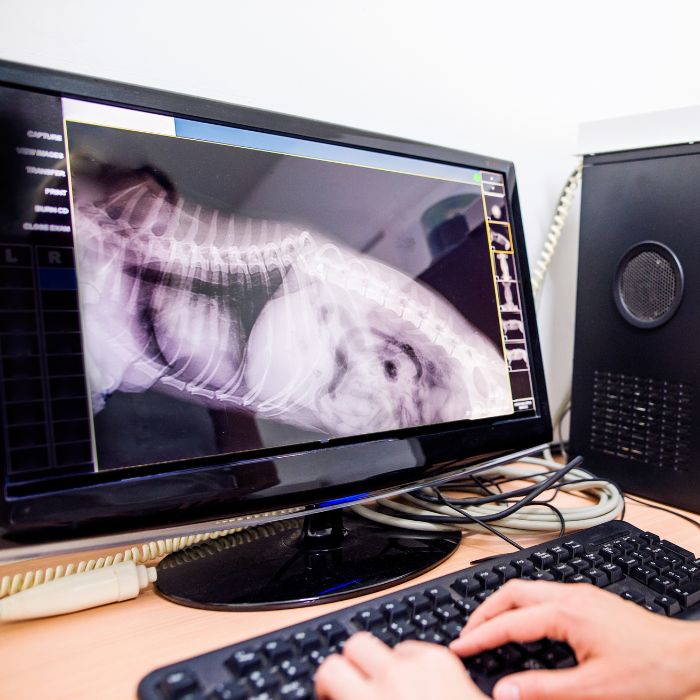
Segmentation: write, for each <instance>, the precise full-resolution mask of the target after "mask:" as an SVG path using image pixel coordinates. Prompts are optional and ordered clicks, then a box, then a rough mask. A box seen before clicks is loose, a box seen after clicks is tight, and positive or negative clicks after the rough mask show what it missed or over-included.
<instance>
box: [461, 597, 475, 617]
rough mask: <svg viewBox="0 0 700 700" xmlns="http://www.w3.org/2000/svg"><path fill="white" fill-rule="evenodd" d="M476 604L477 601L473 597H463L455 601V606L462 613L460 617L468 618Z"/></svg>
mask: <svg viewBox="0 0 700 700" xmlns="http://www.w3.org/2000/svg"><path fill="white" fill-rule="evenodd" d="M478 606H479V602H478V601H476V600H474V599H473V598H465V599H464V600H458V601H457V602H456V603H455V607H456V608H457V609H458V610H460V611H461V613H462V618H468V617H469V616H470V615H471V614H472V613H473V612H474V611H475V610H476V609H477V607H478Z"/></svg>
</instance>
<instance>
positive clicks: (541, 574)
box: [530, 571, 556, 581]
mask: <svg viewBox="0 0 700 700" xmlns="http://www.w3.org/2000/svg"><path fill="white" fill-rule="evenodd" d="M530 578H531V579H532V580H533V581H556V579H555V578H554V576H552V574H551V573H550V572H549V571H535V573H534V574H532V576H531V577H530Z"/></svg>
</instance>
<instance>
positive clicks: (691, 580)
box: [138, 521, 700, 700]
mask: <svg viewBox="0 0 700 700" xmlns="http://www.w3.org/2000/svg"><path fill="white" fill-rule="evenodd" d="M513 578H523V579H535V580H538V579H540V580H546V581H564V582H566V583H576V582H586V583H593V584H595V585H596V586H599V587H600V588H606V589H607V590H609V591H611V592H612V593H615V594H617V595H619V596H621V597H622V598H625V599H627V600H631V601H633V602H634V603H637V604H638V605H640V606H642V607H644V608H646V609H648V610H651V611H652V612H654V613H657V614H659V615H670V616H674V617H680V618H689V619H696V618H700V559H697V558H696V557H695V555H694V554H693V553H692V552H689V551H687V550H685V549H683V548H682V547H679V546H677V545H675V544H673V543H671V542H667V541H666V540H662V539H660V538H659V537H658V536H657V535H654V534H652V533H650V532H642V531H641V530H639V529H638V528H636V527H634V526H632V525H629V524H627V523H625V522H620V521H615V522H610V523H605V524H603V525H599V526H597V527H594V528H591V529H589V530H584V531H581V532H578V533H576V534H575V535H569V536H565V537H560V538H557V539H554V540H550V541H548V542H545V543H543V544H540V545H538V546H536V547H531V548H529V549H524V550H522V551H519V552H517V553H516V554H505V555H503V556H499V557H495V558H493V559H490V560H489V561H487V562H486V561H485V562H482V563H481V564H479V565H477V566H472V567H469V568H468V569H464V570H463V571H459V572H457V573H452V574H448V575H447V576H442V577H441V578H437V579H434V580H432V581H429V582H427V583H421V584H418V585H417V586H413V587H410V588H404V589H402V590H399V591H394V592H392V593H389V594H388V595H385V596H382V597H379V598H375V599H373V600H370V601H366V602H363V603H360V604H359V605H353V606H351V607H348V608H345V609H343V610H338V611H336V612H333V613H331V614H329V615H323V616H321V617H317V618H314V619H312V620H307V621H306V622H302V623H300V624H298V625H293V626H291V627H287V628H285V629H282V630H278V631H276V632H273V633H271V634H266V635H263V636H261V637H257V638H255V639H250V640H248V641H245V642H241V643H239V644H232V645H231V646H229V647H225V648H223V649H219V650H218V651H212V652H210V653H208V654H202V655H201V656H196V657H194V658H192V659H187V660H186V661H181V662H180V663H176V664H172V665H170V666H165V667H164V668H160V669H158V670H156V671H153V672H152V673H150V674H148V675H147V676H146V677H145V678H144V679H143V680H142V681H141V683H140V685H139V689H138V695H139V698H141V700H173V699H175V698H177V700H204V699H206V700H244V699H248V698H255V700H271V699H272V698H284V699H294V700H306V699H307V698H313V697H314V693H313V675H314V672H315V670H316V668H317V667H318V666H319V665H320V663H321V662H322V661H323V660H324V659H325V658H326V657H327V656H328V655H329V654H332V653H334V652H338V651H340V650H341V649H342V647H343V644H344V642H345V640H346V639H347V638H348V637H349V636H350V635H351V634H353V633H354V632H357V631H358V630H369V631H370V632H372V633H374V634H375V635H376V636H377V637H379V638H380V639H382V640H383V641H385V642H386V643H387V644H389V645H393V644H397V643H398V642H400V641H403V640H405V639H422V640H425V641H429V642H435V643H437V644H445V645H446V644H449V643H450V642H451V641H452V640H453V639H455V638H456V637H457V636H458V635H459V632H460V630H461V629H462V627H463V625H464V624H465V621H466V620H467V618H468V617H469V615H470V614H471V613H472V612H473V610H474V609H475V608H476V607H477V606H478V605H479V604H480V603H482V602H483V601H484V600H485V599H486V598H487V597H488V596H489V595H491V594H492V593H493V592H494V591H496V590H497V589H498V588H499V587H500V586H501V585H503V583H504V582H505V581H508V580H510V579H513ZM464 662H465V664H466V666H467V668H468V670H469V672H470V673H471V676H472V678H473V679H474V681H475V682H476V684H477V685H478V686H479V687H480V688H481V689H482V690H483V691H484V692H485V693H487V694H489V695H490V693H491V691H492V689H493V686H494V685H495V683H496V681H498V680H499V679H500V678H501V677H503V676H504V675H506V674H508V673H513V672H516V671H522V670H526V669H538V668H539V669H541V668H565V667H566V666H572V665H574V664H575V663H576V659H575V657H574V655H573V653H572V651H571V649H570V648H569V647H568V645H566V644H563V643H561V642H553V641H551V640H548V639H543V640H541V641H538V642H534V643H531V644H507V645H505V646H503V647H500V648H499V649H496V650H493V651H488V652H484V653H482V654H479V655H478V656H474V657H472V658H470V659H465V660H464Z"/></svg>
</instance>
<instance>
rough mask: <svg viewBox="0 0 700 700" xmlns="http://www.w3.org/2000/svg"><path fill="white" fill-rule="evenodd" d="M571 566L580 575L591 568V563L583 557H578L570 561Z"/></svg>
mask: <svg viewBox="0 0 700 700" xmlns="http://www.w3.org/2000/svg"><path fill="white" fill-rule="evenodd" d="M568 563H569V566H570V567H571V568H572V569H573V570H574V571H575V572H576V573H577V574H580V573H581V572H582V571H585V570H586V569H590V568H591V564H590V562H588V561H586V560H585V559H581V557H576V558H575V559H569V562H568Z"/></svg>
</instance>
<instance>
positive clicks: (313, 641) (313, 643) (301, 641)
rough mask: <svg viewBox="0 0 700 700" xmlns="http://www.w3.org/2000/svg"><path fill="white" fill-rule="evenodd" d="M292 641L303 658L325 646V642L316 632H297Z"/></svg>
mask: <svg viewBox="0 0 700 700" xmlns="http://www.w3.org/2000/svg"><path fill="white" fill-rule="evenodd" d="M292 641H293V642H294V645H295V646H296V647H297V649H299V653H300V654H301V655H302V656H308V655H309V654H310V653H311V652H312V651H317V650H318V649H320V648H321V647H322V646H323V640H322V639H321V637H319V635H318V634H316V632H308V631H304V632H297V633H296V634H294V635H293V636H292Z"/></svg>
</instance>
